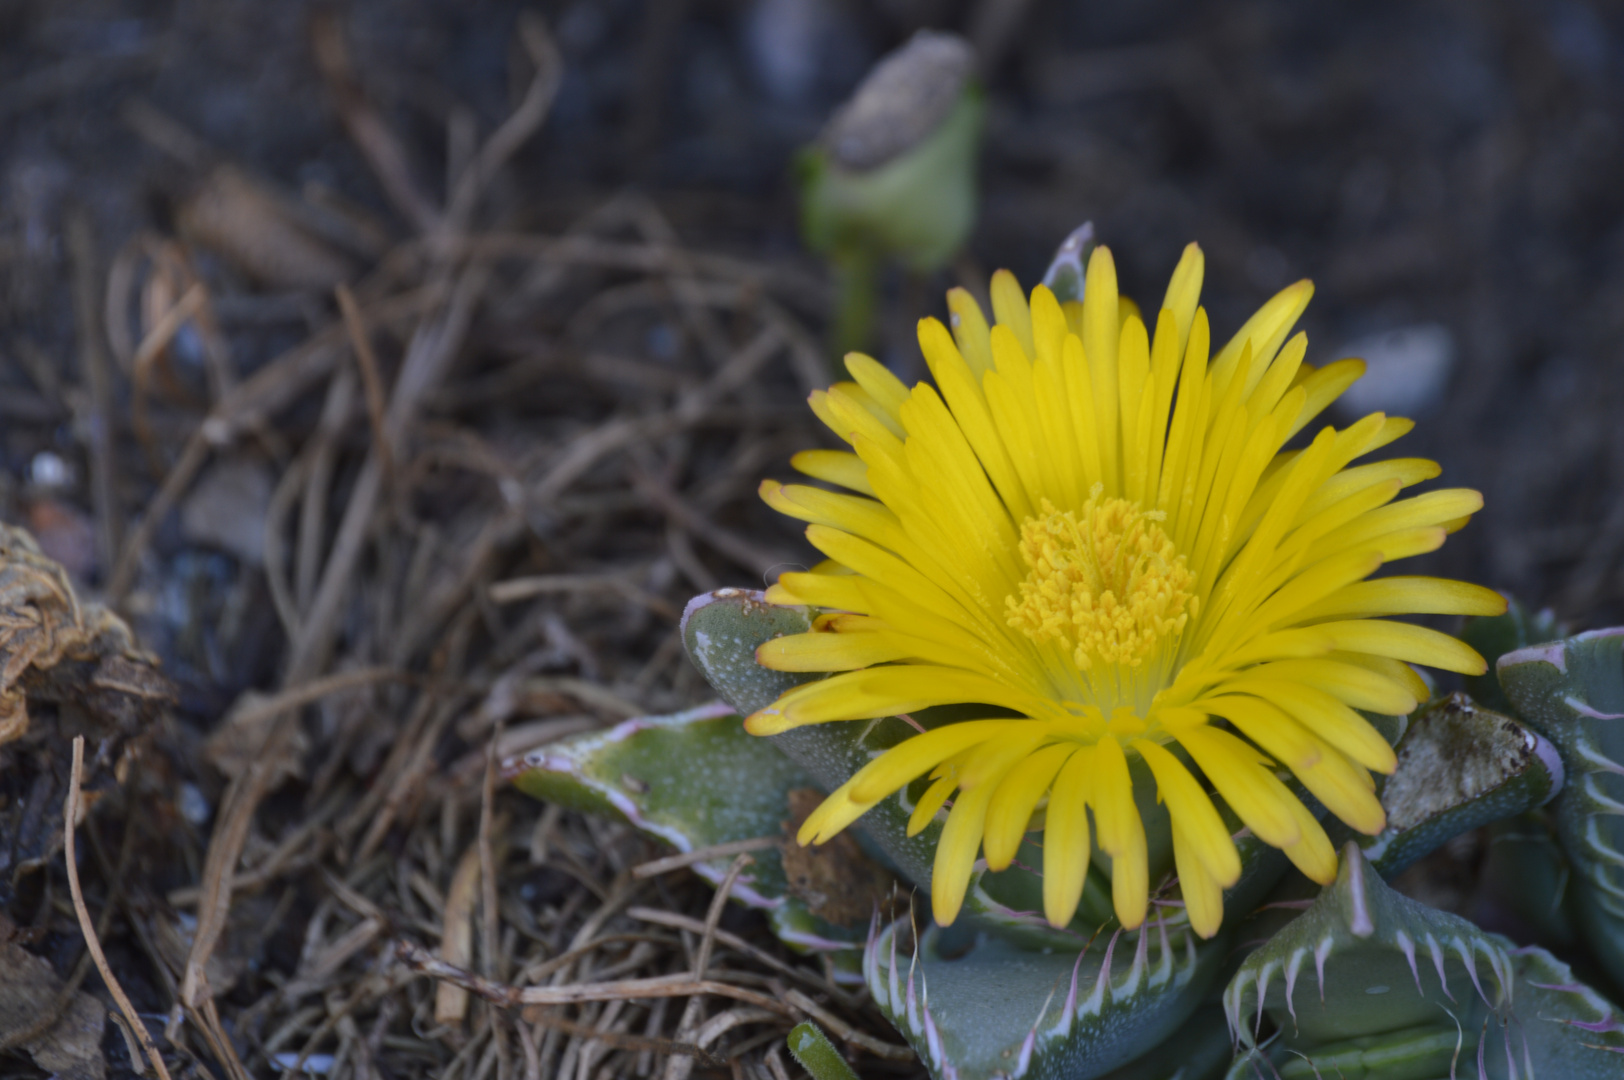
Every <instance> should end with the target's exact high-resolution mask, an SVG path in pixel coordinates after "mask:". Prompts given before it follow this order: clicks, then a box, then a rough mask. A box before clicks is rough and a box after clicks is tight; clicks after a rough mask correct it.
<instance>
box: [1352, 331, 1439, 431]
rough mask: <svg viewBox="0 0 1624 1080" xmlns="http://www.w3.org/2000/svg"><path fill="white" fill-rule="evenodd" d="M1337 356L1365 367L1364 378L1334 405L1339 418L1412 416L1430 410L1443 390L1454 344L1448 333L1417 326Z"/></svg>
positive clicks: (1370, 340)
mask: <svg viewBox="0 0 1624 1080" xmlns="http://www.w3.org/2000/svg"><path fill="white" fill-rule="evenodd" d="M1337 355H1339V356H1354V357H1358V358H1359V359H1361V360H1363V361H1364V362H1365V365H1366V368H1365V375H1364V378H1362V379H1360V380H1359V381H1358V382H1356V383H1354V384H1353V385H1352V386H1351V387H1349V388H1348V390H1347V392H1346V393H1344V394H1343V395H1342V397H1341V398H1339V399H1338V401H1337V405H1338V408H1339V410H1340V411H1341V412H1342V414H1343V415H1344V416H1347V417H1359V416H1364V415H1366V414H1368V413H1373V412H1382V413H1387V414H1388V415H1390V416H1415V415H1417V414H1419V413H1423V412H1425V411H1426V410H1427V409H1429V408H1431V407H1432V406H1433V405H1434V404H1435V403H1436V402H1437V400H1438V398H1439V397H1440V396H1441V395H1442V393H1443V390H1444V387H1446V386H1447V385H1449V371H1450V368H1451V367H1453V366H1454V362H1455V338H1454V335H1453V334H1451V333H1450V332H1449V328H1448V327H1445V326H1441V325H1439V324H1438V323H1423V324H1421V325H1418V326H1405V327H1400V328H1398V329H1395V330H1388V331H1385V332H1384V333H1380V334H1372V335H1371V336H1370V337H1366V338H1360V339H1359V340H1358V341H1354V342H1350V343H1349V344H1348V345H1347V346H1346V347H1345V348H1344V349H1343V350H1342V351H1341V352H1339V353H1338V354H1337Z"/></svg>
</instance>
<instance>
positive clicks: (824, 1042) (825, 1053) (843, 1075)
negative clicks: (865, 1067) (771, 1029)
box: [785, 1020, 857, 1080]
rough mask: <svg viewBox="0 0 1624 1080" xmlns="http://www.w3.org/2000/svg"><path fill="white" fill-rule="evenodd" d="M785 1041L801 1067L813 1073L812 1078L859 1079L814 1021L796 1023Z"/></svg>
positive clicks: (815, 1079)
mask: <svg viewBox="0 0 1624 1080" xmlns="http://www.w3.org/2000/svg"><path fill="white" fill-rule="evenodd" d="M785 1042H786V1043H788V1045H789V1052H790V1053H791V1054H793V1055H794V1056H795V1060H796V1061H798V1062H800V1064H801V1068H803V1069H805V1070H806V1071H807V1072H809V1073H811V1074H812V1080H857V1074H856V1073H855V1072H852V1068H851V1066H850V1065H848V1064H846V1059H845V1058H843V1057H841V1056H840V1051H839V1050H836V1049H835V1044H834V1043H832V1042H830V1041H829V1036H827V1035H825V1034H824V1033H823V1029H822V1028H820V1027H818V1025H816V1024H814V1023H813V1022H812V1021H810V1020H806V1021H803V1022H801V1023H799V1024H796V1025H795V1026H794V1027H793V1028H791V1029H790V1032H789V1034H788V1035H787V1036H785Z"/></svg>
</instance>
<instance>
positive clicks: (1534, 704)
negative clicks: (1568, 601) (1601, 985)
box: [1496, 628, 1624, 985]
mask: <svg viewBox="0 0 1624 1080" xmlns="http://www.w3.org/2000/svg"><path fill="white" fill-rule="evenodd" d="M1496 668H1497V671H1498V673H1499V677H1500V683H1501V685H1502V686H1503V687H1504V688H1505V692H1506V696H1507V697H1508V698H1509V699H1510V701H1511V704H1512V706H1513V707H1514V708H1515V709H1516V710H1517V713H1518V715H1519V716H1520V717H1521V718H1522V719H1523V720H1525V721H1526V722H1527V723H1528V724H1529V726H1531V727H1534V728H1536V729H1537V730H1539V731H1540V732H1541V733H1543V734H1544V735H1545V736H1546V737H1547V738H1549V739H1550V740H1551V741H1552V742H1553V743H1555V744H1556V746H1557V748H1558V750H1559V751H1560V752H1561V755H1562V763H1563V766H1564V767H1565V768H1566V769H1567V773H1568V783H1567V787H1566V789H1565V790H1564V791H1563V793H1562V795H1561V797H1560V798H1559V799H1558V800H1557V801H1556V805H1555V815H1554V817H1555V822H1556V831H1557V835H1558V837H1559V838H1560V839H1561V842H1562V849H1563V851H1564V852H1565V853H1566V855H1567V858H1568V862H1569V864H1570V866H1571V867H1572V870H1573V877H1572V886H1571V888H1572V892H1573V902H1574V913H1575V917H1576V920H1577V922H1578V928H1579V931H1580V934H1581V936H1582V938H1583V940H1584V941H1585V943H1586V945H1587V946H1588V948H1589V949H1590V950H1591V952H1592V954H1593V955H1594V956H1595V958H1596V959H1597V960H1598V961H1599V962H1600V963H1601V965H1602V966H1603V968H1604V969H1605V970H1606V971H1607V973H1608V975H1609V976H1610V977H1611V978H1612V980H1613V982H1614V983H1615V984H1618V985H1624V628H1613V629H1608V630H1594V631H1591V632H1589V633H1585V634H1580V635H1578V636H1577V637H1571V638H1567V639H1566V640H1563V641H1553V642H1549V643H1547V644H1543V645H1530V646H1528V647H1526V648H1522V649H1517V650H1514V651H1512V652H1509V653H1506V654H1505V655H1503V656H1501V657H1500V659H1499V662H1498V664H1497V665H1496Z"/></svg>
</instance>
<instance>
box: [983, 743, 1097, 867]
mask: <svg viewBox="0 0 1624 1080" xmlns="http://www.w3.org/2000/svg"><path fill="white" fill-rule="evenodd" d="M1076 749H1077V746H1076V744H1075V743H1056V744H1054V745H1051V746H1045V747H1043V748H1042V749H1041V750H1038V751H1037V752H1036V753H1034V754H1032V755H1031V756H1030V757H1028V758H1026V760H1024V761H1022V762H1021V763H1020V764H1018V765H1016V766H1015V767H1014V768H1013V769H1011V770H1010V771H1009V772H1008V773H1007V774H1005V776H1004V779H1003V781H1002V782H1000V783H999V785H998V790H997V791H996V792H995V793H994V794H993V797H992V802H990V803H988V804H987V834H986V836H985V838H984V839H983V840H982V848H983V850H984V852H985V853H986V856H987V867H988V869H991V870H1003V869H1004V868H1006V867H1007V866H1009V864H1010V862H1011V860H1013V859H1014V858H1015V852H1016V851H1018V850H1019V849H1020V846H1021V837H1023V836H1025V835H1026V828H1027V826H1028V825H1029V824H1030V823H1031V820H1032V811H1033V810H1034V809H1036V807H1037V805H1038V803H1039V802H1040V801H1041V800H1042V799H1043V797H1044V795H1046V794H1048V792H1049V783H1050V782H1051V781H1052V780H1054V778H1055V774H1056V773H1058V772H1059V771H1060V767H1061V766H1062V765H1064V764H1065V763H1066V759H1067V758H1069V757H1071V755H1072V753H1073V752H1074V751H1076Z"/></svg>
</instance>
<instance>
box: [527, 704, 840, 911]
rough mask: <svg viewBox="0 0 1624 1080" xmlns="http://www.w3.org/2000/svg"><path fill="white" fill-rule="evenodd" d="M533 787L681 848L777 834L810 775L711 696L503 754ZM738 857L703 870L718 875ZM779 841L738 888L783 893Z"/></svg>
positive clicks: (757, 900) (767, 901)
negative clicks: (673, 710)
mask: <svg viewBox="0 0 1624 1080" xmlns="http://www.w3.org/2000/svg"><path fill="white" fill-rule="evenodd" d="M502 767H503V772H504V775H506V776H507V777H508V778H509V779H511V780H512V781H513V784H514V786H515V787H517V788H518V789H519V790H520V791H523V792H524V793H525V794H527V795H531V796H533V797H535V798H538V799H546V800H548V801H550V802H556V803H561V804H563V805H565V806H570V807H574V808H576V809H580V810H587V811H591V812H596V813H605V814H609V815H611V816H615V817H619V818H621V819H623V820H625V821H628V822H630V823H631V824H632V825H635V826H636V827H637V828H639V829H641V830H643V831H644V832H647V833H649V834H651V835H653V836H657V837H659V838H660V839H661V840H664V841H666V842H667V843H669V844H670V845H671V846H673V847H675V848H676V849H677V850H678V851H693V850H696V849H698V848H705V847H711V846H713V845H716V844H723V843H727V842H729V841H734V840H749V839H754V838H756V837H764V836H765V837H776V836H778V835H780V834H781V832H782V827H783V821H784V819H785V818H786V817H787V816H788V809H787V807H788V798H789V792H790V791H791V790H793V789H795V788H798V787H806V786H808V785H809V784H810V783H811V779H810V778H809V777H808V776H807V775H806V774H805V773H804V772H803V771H802V770H801V769H799V768H797V767H796V765H795V763H794V762H792V761H789V760H788V759H786V758H785V757H784V756H783V755H781V754H778V753H775V752H774V751H773V750H772V748H771V747H769V746H763V745H762V744H761V742H760V740H758V739H754V738H752V737H751V736H749V735H747V734H746V733H745V731H744V727H743V725H742V724H741V723H740V721H739V717H738V716H737V714H735V713H734V711H733V709H732V708H730V707H728V706H726V705H723V704H720V703H718V704H714V705H702V706H700V707H699V708H697V709H690V710H688V711H687V712H682V713H677V714H675V715H673V716H653V717H640V718H638V719H635V720H627V721H625V722H624V723H621V724H618V725H616V726H615V727H613V728H610V729H609V730H607V731H594V732H587V733H585V734H582V735H577V736H574V737H573V738H568V739H564V740H562V741H560V742H556V743H552V744H549V745H547V746H543V747H540V748H538V749H536V750H532V751H530V752H529V753H527V754H525V755H523V756H521V757H516V758H510V759H508V760H507V761H505V762H503V766H502ZM731 862H732V859H731V858H718V859H714V860H711V861H708V862H701V863H697V864H696V865H695V867H694V869H695V870H696V871H697V872H699V873H700V874H701V875H702V876H704V877H706V878H709V879H710V880H711V881H714V882H719V881H721V879H722V877H723V876H724V875H725V874H726V873H727V870H728V865H729V864H730V863H731ZM784 892H785V886H784V870H783V864H782V862H781V860H780V859H779V856H778V853H777V851H775V850H772V849H770V848H769V849H767V850H766V851H763V852H758V853H756V861H755V864H754V865H753V866H750V867H748V868H747V869H746V870H745V871H744V873H743V874H742V875H740V878H739V883H738V884H737V885H736V886H735V889H734V894H735V896H737V897H738V898H739V899H741V900H743V901H744V902H745V903H747V904H750V905H752V906H754V907H774V906H776V905H777V901H778V899H779V898H780V897H782V896H783V895H784Z"/></svg>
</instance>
